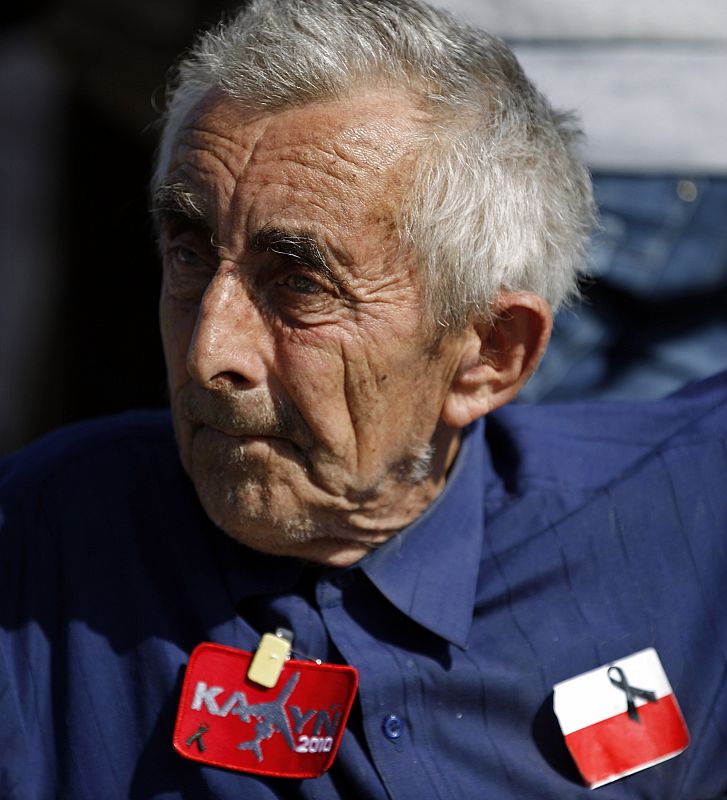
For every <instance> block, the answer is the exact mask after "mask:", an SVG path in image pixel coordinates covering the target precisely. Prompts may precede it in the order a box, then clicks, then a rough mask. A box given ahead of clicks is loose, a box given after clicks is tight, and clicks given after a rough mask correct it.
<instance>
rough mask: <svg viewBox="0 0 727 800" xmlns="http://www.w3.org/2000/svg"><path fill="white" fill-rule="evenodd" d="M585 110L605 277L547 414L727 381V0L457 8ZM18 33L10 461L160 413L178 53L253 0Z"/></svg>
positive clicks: (48, 18) (524, 2)
mask: <svg viewBox="0 0 727 800" xmlns="http://www.w3.org/2000/svg"><path fill="white" fill-rule="evenodd" d="M436 4H438V5H443V6H446V7H449V8H450V9H452V10H453V11H454V12H455V13H458V14H459V15H460V16H464V17H465V18H466V19H469V20H470V21H472V22H474V23H475V24H477V25H478V26H480V27H483V28H485V29H487V30H490V31H491V32H493V33H496V34H498V35H501V36H503V37H504V38H505V39H507V40H508V41H509V43H511V44H512V45H513V47H514V48H515V51H516V53H517V54H518V57H519V58H520V59H521V61H522V63H523V65H524V66H525V69H526V71H527V72H528V74H529V75H530V77H531V78H532V79H533V80H534V81H535V83H536V84H537V85H538V87H539V88H541V89H542V90H543V91H544V92H545V93H546V94H547V95H548V96H549V97H550V98H551V100H552V101H553V103H554V104H555V105H556V106H557V107H564V108H577V109H580V110H581V112H582V118H583V124H584V127H585V129H586V133H587V134H588V143H587V144H586V145H585V150H584V153H585V156H586V159H587V161H588V163H589V165H590V167H591V169H592V170H593V173H594V179H595V185H596V192H597V198H598V201H599V206H600V209H601V227H600V230H599V232H598V233H597V234H596V236H595V237H594V243H593V253H592V262H593V268H594V272H595V276H594V279H593V280H592V281H590V282H589V283H588V284H587V285H586V286H585V287H584V303H583V304H581V305H579V306H577V307H576V308H574V309H571V310H567V311H565V312H564V313H562V314H561V315H560V316H559V319H558V322H557V326H556V333H555V337H554V343H553V345H552V347H551V349H550V352H549V353H548V355H547V356H546V360H545V361H544V363H543V365H542V367H541V369H540V370H539V372H538V374H537V375H536V376H535V378H534V379H533V380H532V381H531V383H530V384H529V385H528V387H526V392H525V394H524V396H523V399H524V400H525V401H529V402H535V401H539V402H547V401H563V400H565V401H570V400H577V399H583V398H589V399H591V398H601V399H617V398H633V399H637V398H645V397H656V396H660V395H662V394H666V393H668V392H670V391H673V390H675V389H677V388H678V387H679V386H681V385H683V384H684V383H685V382H687V381H689V380H693V379H695V378H697V377H700V376H702V375H706V374H709V373H711V372H715V371H717V370H719V369H723V368H727V181H726V176H727V144H726V143H727V103H725V98H727V13H725V7H724V2H723V0H690V2H689V3H684V2H683V0H679V2H676V1H675V0H659V2H657V1H656V0H628V2H627V0H610V2H609V3H608V4H595V3H583V2H582V0H539V2H536V0H469V1H468V0H441V1H440V2H438V3H436ZM6 5H12V8H11V9H6V10H4V11H2V12H0V14H2V29H1V30H0V108H2V123H3V124H2V125H1V126H0V454H2V453H4V452H9V451H10V450H13V449H15V448H17V447H19V446H21V445H22V444H24V443H26V442H28V441H29V440H31V439H32V438H35V437H36V436H38V435H40V434H42V433H44V432H46V431H48V430H50V429H52V428H55V427H57V426H59V425H61V424H64V423H66V422H69V421H73V420H77V419H81V418H86V417H92V416H98V415H101V414H108V413H113V412H116V411H121V410H124V409H127V408H131V407H154V406H162V405H164V404H165V402H166V398H165V378H164V367H163V362H162V355H161V345H160V343H159V336H158V332H157V319H156V315H157V294H158V286H159V279H160V271H159V265H158V259H157V255H156V251H155V245H154V242H153V237H152V232H151V227H150V224H149V221H148V218H147V211H146V210H147V194H146V186H147V181H148V176H149V172H150V165H151V160H152V155H153V151H154V147H155V144H156V139H157V130H156V127H155V120H156V119H157V117H158V111H157V109H158V108H161V106H162V104H163V102H162V101H163V86H164V83H165V76H166V73H167V70H168V68H169V67H170V65H171V64H172V63H173V61H174V60H175V57H176V56H177V55H178V54H179V53H180V52H181V51H182V50H183V49H185V48H186V47H187V46H188V44H189V43H190V42H191V40H192V38H193V35H194V32H195V31H197V30H198V29H199V28H200V27H204V26H207V25H208V24H211V23H213V22H214V21H216V20H217V19H219V17H220V16H221V15H222V14H223V13H229V12H230V11H231V10H232V9H234V8H235V7H237V6H238V5H239V3H230V4H227V3H224V2H219V1H216V2H212V0H145V1H144V0H124V2H123V3H121V2H111V0H55V1H54V2H45V3H43V2H35V3H32V2H26V3H24V4H20V3H14V4H6Z"/></svg>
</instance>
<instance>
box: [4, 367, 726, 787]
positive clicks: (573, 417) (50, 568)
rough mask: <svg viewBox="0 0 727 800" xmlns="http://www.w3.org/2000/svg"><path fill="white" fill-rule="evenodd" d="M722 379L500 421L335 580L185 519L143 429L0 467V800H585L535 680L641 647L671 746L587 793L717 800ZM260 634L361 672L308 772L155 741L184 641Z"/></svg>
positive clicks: (168, 462) (164, 732) (184, 655)
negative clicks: (663, 395)
mask: <svg viewBox="0 0 727 800" xmlns="http://www.w3.org/2000/svg"><path fill="white" fill-rule="evenodd" d="M726 441H727V377H722V378H717V379H713V380H712V381H709V382H707V383H705V384H702V385H699V386H698V387H695V388H694V389H691V390H688V391H686V392H682V393H681V394H680V395H678V396H676V397H673V398H670V399H667V400H665V401H661V402H654V403H648V404H641V405H621V404H614V405H607V404H603V405H572V406H562V407H554V406H551V407H547V406H543V407H525V406H520V407H510V408H506V409H503V410H502V411H500V412H497V413H495V414H493V415H491V416H490V417H488V419H487V421H486V424H485V422H484V421H480V422H479V423H477V424H475V425H473V426H472V427H471V428H470V429H469V430H468V431H467V432H466V435H465V438H464V442H463V446H462V448H461V450H460V453H459V455H458V458H457V461H456V464H455V466H454V468H453V470H452V472H451V474H450V476H449V479H448V482H447V485H446V488H445V490H444V492H443V493H442V494H441V495H440V497H439V498H438V499H437V500H436V502H435V503H434V504H433V505H432V506H431V507H430V508H429V509H428V510H427V512H426V513H425V514H424V515H423V516H422V517H421V518H420V519H418V520H417V521H416V522H415V523H414V524H413V525H411V526H410V527H409V528H407V529H406V530H404V531H402V532H401V533H400V534H398V535H397V536H396V537H394V538H393V539H392V540H390V541H389V542H388V543H387V544H386V545H385V546H383V547H381V548H380V549H379V550H377V551H375V552H373V553H372V554H371V555H370V556H368V557H367V558H366V559H364V560H363V561H361V562H360V563H359V564H358V565H356V566H355V567H353V568H350V569H347V570H331V569H324V568H319V567H314V566H310V565H305V564H303V563H301V562H299V561H296V560H293V559H285V558H275V557H270V556H264V555H261V554H258V553H255V552H253V551H250V550H248V549H247V548H245V547H243V546H241V545H239V544H236V543H235V542H233V541H232V540H230V539H228V538H227V537H226V536H225V535H224V534H222V533H221V532H219V531H218V530H217V529H216V528H215V527H214V526H213V525H212V524H211V523H210V522H209V521H208V519H207V518H206V516H205V515H204V513H203V511H202V509H201V507H200V506H199V503H198V501H197V499H196V496H195V494H194V490H193V488H192V487H191V485H190V484H189V482H188V480H187V478H186V477H185V475H184V474H183V472H182V470H181V467H180V465H179V462H178V458H177V454H176V448H175V444H174V441H173V437H172V432H171V427H170V423H169V419H168V417H167V416H166V415H165V414H157V413H136V414H131V415H126V416H122V417H118V418H114V419H111V420H103V421H98V422H92V423H88V424H84V425H80V426H74V427H71V428H69V429H66V430H64V431H61V432H59V433H57V434H54V435H52V436H51V437H49V438H46V439H45V440H43V441H41V442H39V443H38V444H36V445H34V446H32V447H30V448H28V449H27V450H25V451H23V452H21V453H20V454H18V455H16V456H14V457H12V458H10V459H9V460H7V461H6V462H5V463H4V464H3V465H2V467H1V468H0V797H1V798H3V800H15V799H16V798H17V799H18V800H41V799H42V798H54V797H58V798H72V799H73V800H84V799H85V798H88V799H89V800H99V798H104V800H108V799H110V798H195V799H196V798H217V799H218V800H219V799H222V800H224V798H246V800H256V799H257V798H261V799H262V798H316V800H328V798H345V799H346V800H351V799H352V798H362V799H363V800H368V799H369V798H370V799H371V800H374V798H376V799H377V800H378V799H379V798H381V799H383V798H397V800H409V799H410V798H412V799H414V800H424V798H427V800H428V799H429V798H435V799H436V798H441V799H442V800H445V799H448V798H454V797H466V798H474V797H477V798H479V797H483V798H496V799H497V800H500V799H501V798H516V799H517V800H523V798H553V799H554V800H555V799H556V798H557V800H576V798H586V797H593V796H594V795H592V794H591V792H590V791H589V790H588V789H586V788H584V786H583V784H582V782H581V781H580V780H579V777H578V774H577V772H576V770H575V768H574V766H573V763H572V761H571V759H570V756H569V755H568V753H567V751H566V749H565V746H564V743H563V738H562V736H561V735H560V733H559V729H558V725H557V721H556V719H555V717H554V714H553V710H552V687H553V685H554V684H555V683H557V682H559V681H562V680H564V679H566V678H569V677H572V676H574V675H577V674H580V673H582V672H585V671H587V670H590V669H593V668H595V667H598V666H600V665H602V664H605V663H607V662H609V661H611V660H616V659H619V658H622V657H624V656H627V655H629V654H631V653H634V652H636V651H639V650H642V649H644V648H646V647H654V648H655V649H656V650H657V652H658V654H659V656H660V657H661V661H662V663H663V665H664V668H665V670H666V673H667V676H668V678H669V680H670V682H671V685H672V687H673V689H674V692H675V694H676V697H677V699H678V701H679V703H680V705H681V708H682V712H683V714H684V717H685V719H686V722H687V725H688V726H689V729H690V732H691V744H690V745H689V747H688V749H687V750H686V751H685V752H684V753H682V754H681V755H679V756H678V757H676V758H674V759H672V760H670V761H667V762H664V763H662V764H659V765H658V766H655V767H652V768H650V769H647V770H644V771H642V772H640V773H638V774H634V775H631V776H629V777H627V778H624V779H621V780H619V781H617V782H615V783H612V784H609V785H607V786H603V787H601V788H599V789H597V790H595V792H596V795H597V796H598V797H600V798H603V799H604V800H608V799H610V798H613V799H614V800H615V799H616V798H654V800H656V799H657V798H658V800H668V798H674V800H677V798H678V800H708V799H709V798H717V797H723V796H725V794H726V793H727V758H726V757H725V755H726V754H727V680H726V678H727V625H726V624H725V622H724V616H725V612H726V610H727V445H726ZM279 625H282V626H284V627H286V628H290V629H292V630H293V631H294V632H295V645H296V647H297V648H299V649H300V650H301V651H303V652H305V653H308V654H311V655H313V656H317V657H319V658H322V659H324V660H328V661H332V662H346V663H349V664H352V665H354V666H355V667H357V669H358V670H359V675H360V689H359V694H358V699H357V701H356V703H355V705H354V709H353V711H352V715H351V718H350V720H349V724H348V727H347V730H346V733H345V735H344V739H343V743H342V745H341V749H340V751H339V754H338V756H337V758H336V761H335V763H334V766H333V767H332V769H331V770H330V771H329V772H328V773H327V774H326V775H324V776H323V777H321V778H319V779H315V780H303V781H300V780H284V779H265V778H256V777H252V776H247V775H242V774H239V773H235V772H230V771H226V770H223V769H217V768H213V767H206V766H202V765H199V764H197V763H195V762H192V761H188V760H186V759H183V758H182V757H180V756H179V755H178V754H176V753H175V752H174V751H173V749H172V745H171V742H172V733H173V727H174V718H175V714H176V706H177V700H178V694H179V689H180V686H181V680H182V677H183V673H184V668H185V665H186V663H187V660H188V657H189V653H190V652H191V651H192V649H193V648H194V647H195V646H196V645H197V644H198V643H199V642H202V641H214V642H218V643H221V644H226V645H230V646H234V647H238V648H241V649H246V650H254V649H255V647H256V645H257V642H258V639H259V636H260V635H261V634H262V633H264V632H266V631H271V630H274V629H275V628H276V627H277V626H279Z"/></svg>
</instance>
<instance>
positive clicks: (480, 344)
mask: <svg viewBox="0 0 727 800" xmlns="http://www.w3.org/2000/svg"><path fill="white" fill-rule="evenodd" d="M552 323H553V317H552V314H551V312H550V307H549V306H548V304H547V303H546V302H545V300H543V298H542V297H540V296H539V295H536V294H532V293H531V292H504V293H503V294H501V295H500V297H499V298H498V301H497V303H496V304H495V308H494V321H493V322H484V321H477V320H474V321H472V322H471V323H470V324H469V325H468V327H467V330H466V331H465V332H464V334H463V348H462V357H461V360H460V363H459V368H458V369H457V372H456V373H455V376H454V379H453V380H452V384H451V386H450V389H449V392H448V394H447V397H446V399H445V401H444V405H443V407H442V421H443V422H444V423H445V424H446V425H449V426H450V427H451V428H463V427H465V425H469V423H470V422H473V421H474V420H476V419H477V418H478V417H482V416H484V415H485V414H489V413H490V411H494V410H495V409H496V408H499V407H500V406H502V405H505V403H508V402H510V400H512V399H513V398H514V397H515V395H517V393H518V392H519V391H520V389H522V387H523V386H524V385H525V383H526V381H527V380H528V378H529V377H530V376H531V375H532V374H533V372H534V371H535V368H536V367H537V365H538V362H539V361H540V359H541V357H542V355H543V353H544V352H545V348H546V346H547V344H548V340H549V338H550V331H551V328H552Z"/></svg>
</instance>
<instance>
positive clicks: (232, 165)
mask: <svg viewBox="0 0 727 800" xmlns="http://www.w3.org/2000/svg"><path fill="white" fill-rule="evenodd" d="M425 125H426V117H425V115H424V113H423V112H421V111H419V110H417V109H416V108H415V106H414V104H413V102H412V99H411V98H410V97H408V96H407V95H406V93H404V92H403V91H401V90H393V89H371V90H367V91H365V92H362V93H360V94H357V95H354V96H352V97H350V98H346V99H342V100H335V101H328V102H316V103H310V104H307V105H303V106H297V107H292V108H284V109H277V110H251V109H245V108H242V107H241V106H240V105H239V104H238V103H237V102H236V101H235V99H234V98H232V97H229V96H227V95H225V94H224V93H223V92H222V91H220V90H217V89H214V90H210V91H208V92H207V93H206V94H205V95H204V96H202V97H201V99H199V100H198V101H197V102H196V103H194V104H193V105H192V106H191V107H190V108H189V109H188V110H187V111H186V113H184V114H183V116H182V117H181V118H180V120H179V122H178V123H177V125H176V128H175V130H174V131H173V132H171V131H170V132H169V133H170V136H169V137H168V145H167V148H166V150H167V152H166V154H165V153H162V158H161V160H162V161H163V163H162V164H160V167H161V172H160V175H159V177H160V178H161V179H162V180H163V179H164V177H165V176H166V175H169V174H170V173H171V172H174V170H175V169H176V168H177V167H178V165H179V163H180V161H184V160H185V159H188V158H189V156H190V153H191V152H192V151H197V153H198V154H203V153H205V152H207V153H212V152H216V153H218V154H219V155H220V156H221V157H222V160H223V161H224V162H225V167H226V168H227V169H228V171H229V172H230V173H235V174H237V175H238V177H239V174H241V172H242V170H243V169H244V168H245V167H246V166H247V163H248V159H249V160H250V162H251V163H253V164H260V163H265V162H266V161H268V162H273V161H274V160H275V159H276V158H278V159H279V161H281V162H282V161H284V160H286V159H289V160H300V161H302V162H303V163H304V164H306V165H308V166H309V167H311V168H316V167H317V168H319V169H320V170H322V171H326V172H330V173H331V175H332V177H333V178H340V180H341V181H348V182H349V183H350V184H351V185H352V186H355V185H356V183H357V182H359V181H364V180H365V181H368V182H371V181H377V182H380V183H387V184H388V183H390V184H391V186H390V187H388V186H387V188H392V189H393V188H396V187H397V186H400V185H401V184H402V182H403V181H404V180H405V179H406V175H407V172H410V171H411V159H412V157H413V155H414V153H415V152H416V151H417V150H418V149H419V148H420V147H421V144H422V142H423V139H424V133H425ZM380 188H383V187H380Z"/></svg>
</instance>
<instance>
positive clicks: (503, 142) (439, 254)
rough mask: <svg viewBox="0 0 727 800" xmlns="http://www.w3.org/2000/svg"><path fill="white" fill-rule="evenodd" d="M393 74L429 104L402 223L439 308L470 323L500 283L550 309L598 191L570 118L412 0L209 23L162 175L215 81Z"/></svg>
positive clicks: (186, 67)
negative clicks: (191, 116) (578, 149)
mask: <svg viewBox="0 0 727 800" xmlns="http://www.w3.org/2000/svg"><path fill="white" fill-rule="evenodd" d="M385 86H390V87H395V88H402V89H404V90H406V91H407V92H408V93H409V95H410V96H412V97H413V99H414V101H415V102H416V103H417V105H418V106H420V107H421V108H422V109H424V110H425V111H427V112H428V114H429V119H430V124H428V125H427V130H426V131H423V132H422V136H421V148H420V151H419V152H418V153H417V157H416V158H415V165H414V168H413V176H412V183H411V185H410V187H409V190H408V191H407V192H406V196H405V197H404V198H403V202H402V205H401V208H400V211H399V218H398V219H396V220H395V223H396V226H397V229H398V233H399V236H400V241H401V243H402V244H403V245H404V246H405V247H409V248H410V249H411V252H412V253H413V254H414V256H415V258H416V259H417V261H418V263H419V264H420V266H421V269H422V270H423V285H424V291H425V294H426V298H427V301H428V303H429V307H430V308H431V311H432V314H433V318H434V319H435V320H436V321H437V322H439V324H441V325H443V326H447V327H449V328H451V329H455V330H456V329H460V328H462V327H463V326H464V325H465V324H466V323H467V321H468V320H469V319H471V318H472V316H473V315H476V316H478V317H489V316H490V315H491V312H492V307H493V304H494V303H495V302H496V300H497V296H498V294H499V293H500V292H501V291H503V290H512V291H532V292H535V293H537V294H539V295H541V296H542V297H543V298H545V299H546V300H547V301H548V302H549V304H550V305H551V307H553V308H554V309H555V308H557V307H558V306H559V305H560V304H561V303H562V302H564V301H566V300H568V299H569V298H571V297H572V296H573V295H574V294H576V293H577V281H578V275H579V273H580V272H582V271H583V270H584V266H585V263H586V256H585V242H586V240H587V237H588V233H589V231H590V228H591V225H592V221H593V202H592V196H591V187H590V179H589V176H588V172H587V170H586V169H585V168H584V167H583V165H582V164H581V162H580V159H579V158H578V155H577V153H576V146H577V142H578V139H579V136H580V131H579V130H578V128H577V126H576V124H575V122H574V119H573V117H572V116H571V115H569V114H564V113H559V112H556V111H554V110H553V109H552V108H551V107H550V105H549V104H548V102H547V101H546V100H545V98H544V97H543V96H542V95H540V94H539V93H538V91H537V90H536V89H535V88H534V86H533V85H532V84H531V83H530V82H529V81H528V79H527V78H526V77H525V75H524V74H523V72H522V69H521V68H520V65H519V64H518V62H517V60H516V58H515V56H514V55H513V54H512V52H511V51H510V50H509V49H508V48H507V46H506V45H505V44H504V43H503V42H502V41H500V40H499V39H497V38H496V37H493V36H491V35H489V34H487V33H484V32H482V31H479V30H476V29H474V28H471V27H468V26H466V25H463V24H462V23H460V22H458V21H456V20H455V19H454V18H453V17H452V16H451V15H450V14H448V13H447V12H445V11H442V10H438V9H435V8H432V7H431V6H428V5H426V4H424V3H421V2H417V0H252V2H251V3H250V4H249V5H248V6H246V7H244V8H243V9H242V10H241V11H240V12H239V13H238V14H237V16H236V17H234V19H232V20H230V21H227V22H224V23H222V24H220V26H219V27H217V28H215V29H213V30H211V31H208V32H207V33H205V34H203V35H202V36H201V37H200V38H199V40H198V41H197V42H196V44H195V45H194V47H193V48H192V50H191V51H190V53H189V54H188V55H187V56H186V57H185V58H184V59H183V60H182V61H181V63H180V64H179V65H178V68H177V72H176V78H175V80H174V81H173V83H172V86H171V88H170V90H169V94H168V110H167V116H166V123H165V127H164V131H163V133H162V139H161V143H160V149H159V157H158V163H157V169H156V174H155V183H156V185H159V183H160V182H161V180H162V178H163V175H164V172H165V169H166V167H167V164H168V162H169V159H170V155H171V149H172V146H173V142H174V139H175V137H176V133H177V131H178V129H179V127H180V125H181V124H182V121H183V120H184V117H185V116H186V115H187V113H188V112H189V111H190V110H191V109H192V108H193V107H194V105H195V104H196V103H197V102H198V101H199V100H200V99H201V98H202V97H203V96H204V95H205V94H206V93H207V92H208V91H209V90H210V89H212V88H218V89H221V90H222V91H223V92H225V93H226V94H228V95H229V96H230V97H231V98H234V99H235V100H236V101H237V102H238V103H239V104H240V106H241V108H243V109H255V110H270V111H276V110H280V109H283V108H289V107H294V106H300V105H304V104H306V103H311V102H315V101H322V100H337V99H345V98H350V97H352V96H355V95H356V94H357V93H359V92H361V91H363V90H365V89H367V88H379V87H385Z"/></svg>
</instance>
